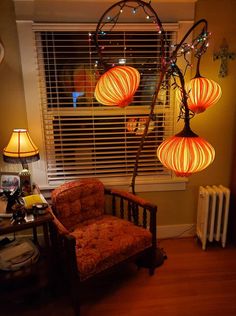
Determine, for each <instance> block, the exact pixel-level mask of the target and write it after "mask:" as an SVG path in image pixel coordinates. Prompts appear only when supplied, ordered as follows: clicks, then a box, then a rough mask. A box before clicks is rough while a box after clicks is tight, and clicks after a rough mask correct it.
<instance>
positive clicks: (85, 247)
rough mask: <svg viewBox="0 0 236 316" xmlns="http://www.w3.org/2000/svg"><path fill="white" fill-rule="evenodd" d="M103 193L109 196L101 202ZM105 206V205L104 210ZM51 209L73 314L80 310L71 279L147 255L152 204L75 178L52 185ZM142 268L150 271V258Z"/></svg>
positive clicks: (152, 236)
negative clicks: (67, 281) (71, 300)
mask: <svg viewBox="0 0 236 316" xmlns="http://www.w3.org/2000/svg"><path fill="white" fill-rule="evenodd" d="M107 196H110V201H109V202H108V203H105V197H107ZM105 205H106V206H107V205H109V206H108V207H106V209H107V208H108V210H106V212H105ZM52 210H53V216H54V221H53V222H54V224H55V225H54V226H55V228H56V235H55V234H54V235H55V236H57V243H56V244H57V245H58V247H60V248H61V249H60V250H59V251H58V253H60V254H64V258H63V260H64V261H63V262H65V269H66V270H67V271H66V274H67V275H68V277H69V281H70V285H71V290H72V295H73V296H74V303H75V304H74V306H75V311H76V315H79V313H80V312H79V298H78V296H79V293H76V291H78V288H77V289H76V286H77V285H76V284H77V283H81V282H82V281H85V280H87V279H89V278H91V277H93V276H95V275H99V274H100V273H103V272H105V271H107V270H109V269H110V268H112V267H114V266H116V265H118V264H120V263H122V262H124V261H126V260H130V259H132V260H134V259H135V258H138V257H140V256H146V257H147V258H150V256H151V254H152V253H154V251H155V249H156V206H155V205H153V204H151V203H149V202H147V201H145V200H144V199H141V198H140V197H137V196H135V195H133V194H131V193H127V192H123V191H120V190H112V189H110V190H109V189H105V188H104V185H103V184H102V182H101V181H99V180H98V179H82V180H76V181H72V182H68V183H65V184H63V185H61V186H60V187H58V188H57V189H55V190H54V191H53V192H52ZM107 211H108V212H107ZM140 212H141V215H140ZM148 212H149V213H150V214H149V215H148V214H147V213H148ZM148 219H149V223H147V220H148ZM148 226H149V229H147V227H148ZM148 267H149V269H150V273H151V274H153V273H154V268H155V267H154V265H152V261H151V260H150V264H148Z"/></svg>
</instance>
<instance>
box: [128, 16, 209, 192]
mask: <svg viewBox="0 0 236 316" xmlns="http://www.w3.org/2000/svg"><path fill="white" fill-rule="evenodd" d="M202 23H203V24H204V27H203V29H202V32H201V33H207V26H208V24H207V21H206V20H205V19H201V20H199V21H197V22H196V23H195V24H194V25H193V26H192V27H191V28H190V29H189V30H188V31H187V32H186V34H185V35H184V37H183V38H182V40H181V41H180V43H179V44H178V45H176V48H175V50H174V51H173V53H172V54H171V57H170V59H169V62H168V63H162V68H161V75H160V80H159V82H158V84H157V87H156V90H155V92H154V94H153V99H152V103H151V108H150V113H149V116H148V120H147V122H146V126H145V130H144V132H143V134H142V137H141V140H140V144H139V148H138V151H137V154H136V159H135V165H134V169H133V175H132V180H131V184H130V186H131V188H132V193H133V194H135V179H136V176H137V174H138V162H139V158H140V154H141V152H142V149H143V146H144V142H145V138H146V136H147V133H148V128H149V124H150V121H151V119H152V116H153V113H154V109H155V104H156V100H157V97H158V93H159V91H160V88H161V85H162V82H163V80H164V77H165V74H166V72H167V70H168V69H169V67H172V72H175V73H177V75H178V77H179V79H180V85H181V90H182V93H183V99H182V103H183V106H184V125H185V128H184V130H185V132H186V133H187V134H189V135H190V134H192V133H193V132H192V131H191V129H190V111H189V108H188V104H187V92H186V90H185V80H184V76H183V74H182V72H181V70H180V69H179V67H178V66H177V65H176V63H175V61H176V58H177V54H178V51H179V50H180V48H181V46H182V45H183V43H184V42H185V41H186V39H187V38H188V37H189V35H190V34H191V33H192V32H193V30H194V29H195V28H196V27H197V26H198V25H199V24H202ZM203 45H204V44H202V46H201V47H202V50H203ZM200 58H201V54H200V55H199V56H198V63H197V69H198V70H197V71H198V72H199V64H200Z"/></svg>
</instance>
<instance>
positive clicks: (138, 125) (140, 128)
mask: <svg viewBox="0 0 236 316" xmlns="http://www.w3.org/2000/svg"><path fill="white" fill-rule="evenodd" d="M147 121H148V117H140V118H138V119H136V118H130V119H128V121H127V124H126V128H127V131H128V132H130V133H135V134H136V135H143V133H144V130H145V128H146V124H147ZM154 128H155V121H153V120H150V122H149V126H148V131H147V133H148V134H149V133H150V132H152V131H153V130H154Z"/></svg>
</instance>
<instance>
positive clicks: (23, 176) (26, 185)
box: [19, 169, 32, 195]
mask: <svg viewBox="0 0 236 316" xmlns="http://www.w3.org/2000/svg"><path fill="white" fill-rule="evenodd" d="M19 177H20V190H21V193H22V195H29V194H31V191H32V190H31V178H30V172H29V170H28V169H23V170H22V171H21V172H20V173H19Z"/></svg>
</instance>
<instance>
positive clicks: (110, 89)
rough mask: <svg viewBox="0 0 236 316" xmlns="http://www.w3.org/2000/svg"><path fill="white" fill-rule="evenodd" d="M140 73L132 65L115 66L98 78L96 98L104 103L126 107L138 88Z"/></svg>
mask: <svg viewBox="0 0 236 316" xmlns="http://www.w3.org/2000/svg"><path fill="white" fill-rule="evenodd" d="M139 82H140V74H139V72H138V70H137V69H135V68H133V67H130V66H115V67H113V68H110V69H109V70H107V71H106V72H105V73H104V74H103V75H102V76H101V77H100V78H99V80H98V82H97V85H96V88H95V92H94V95H95V98H96V99H97V101H98V102H99V103H101V104H104V105H110V106H118V107H125V106H127V105H129V104H130V103H131V102H132V100H133V96H134V94H135V92H136V90H137V89H138V86H139Z"/></svg>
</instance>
